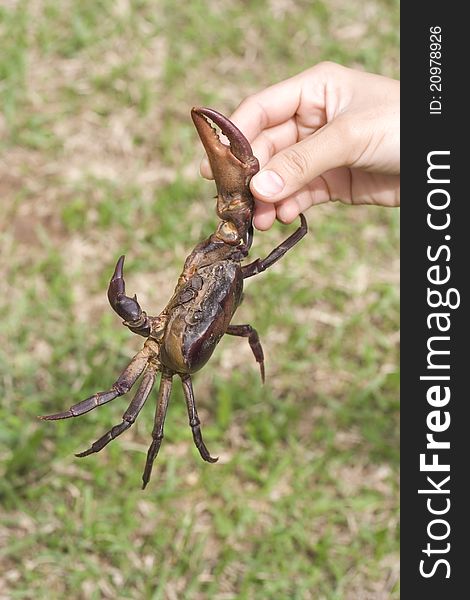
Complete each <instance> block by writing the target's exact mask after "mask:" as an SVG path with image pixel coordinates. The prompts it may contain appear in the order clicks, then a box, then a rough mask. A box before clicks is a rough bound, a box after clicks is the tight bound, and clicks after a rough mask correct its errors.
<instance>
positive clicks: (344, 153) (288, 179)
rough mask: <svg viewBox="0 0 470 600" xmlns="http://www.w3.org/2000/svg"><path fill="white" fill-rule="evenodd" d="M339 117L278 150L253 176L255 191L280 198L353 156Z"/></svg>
mask: <svg viewBox="0 0 470 600" xmlns="http://www.w3.org/2000/svg"><path fill="white" fill-rule="evenodd" d="M339 121H340V119H337V120H335V121H332V122H331V123H328V124H327V125H325V126H323V127H322V128H321V129H319V130H317V131H316V132H315V133H313V134H312V135H310V136H309V137H307V138H305V139H303V140H302V141H300V142H298V143H297V144H294V145H293V146H290V147H288V148H285V149H283V150H281V151H280V152H278V153H277V154H275V155H274V156H273V157H272V158H271V159H270V160H269V161H268V162H267V163H266V165H265V166H264V167H263V169H262V170H261V171H259V172H258V173H257V174H256V175H254V177H253V178H252V180H251V184H250V186H251V191H252V193H253V195H254V196H255V197H256V198H257V199H259V200H262V201H264V202H278V201H279V200H283V199H284V198H288V197H289V196H291V195H292V194H294V193H295V192H297V191H299V190H300V189H302V188H303V187H305V186H306V185H307V184H308V183H310V182H311V181H313V179H315V177H318V176H319V175H321V174H322V173H324V172H325V171H329V170H330V169H335V168H336V167H341V166H345V165H346V163H347V160H348V157H349V156H350V154H351V152H350V150H349V149H350V148H351V144H349V145H348V142H347V139H350V137H348V135H347V134H348V133H349V132H346V131H345V129H346V128H345V127H344V126H343V124H341V123H339Z"/></svg>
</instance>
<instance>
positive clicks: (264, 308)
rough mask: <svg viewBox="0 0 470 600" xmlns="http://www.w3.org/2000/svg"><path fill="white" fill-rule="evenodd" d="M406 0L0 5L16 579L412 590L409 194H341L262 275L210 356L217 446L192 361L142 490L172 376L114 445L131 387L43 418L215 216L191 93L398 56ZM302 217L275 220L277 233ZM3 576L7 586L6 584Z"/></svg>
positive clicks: (106, 375) (105, 0)
mask: <svg viewBox="0 0 470 600" xmlns="http://www.w3.org/2000/svg"><path fill="white" fill-rule="evenodd" d="M397 27H398V4H397V2H396V1H395V0H393V1H392V2H388V1H385V0H373V1H371V2H367V3H364V2H359V1H356V0H354V1H353V2H344V1H342V0H340V1H339V3H338V2H334V3H331V4H329V3H326V2H315V3H312V2H307V1H305V2H304V1H298V2H292V3H284V2H277V1H274V2H269V3H268V2H265V1H261V0H260V1H257V2H252V3H243V2H225V1H223V2H220V3H208V2H203V1H202V0H201V1H197V2H191V3H186V4H181V5H177V4H175V3H170V2H167V1H165V0H160V1H156V2H150V1H146V0H139V1H130V2H115V1H111V0H102V1H99V2H97V1H96V0H87V1H83V2H79V3H76V2H72V1H70V2H63V3H61V4H60V8H58V4H57V3H56V2H51V1H48V0H44V1H42V2H28V1H27V0H24V1H22V2H16V3H15V2H8V3H5V4H4V5H3V6H2V7H1V8H0V47H1V48H2V52H1V53H0V103H1V106H2V111H0V112H1V116H0V131H1V132H2V136H1V138H2V142H1V146H0V150H1V152H2V158H1V160H0V195H1V198H2V211H1V214H0V229H1V239H0V243H1V247H0V256H1V259H0V277H1V281H2V293H1V295H0V311H1V314H2V319H1V321H0V340H1V343H0V398H1V400H0V504H1V506H0V540H1V544H0V589H1V590H2V592H0V597H2V598H3V597H6V598H12V599H26V598H28V599H29V598H34V599H42V598H48V599H50V598H52V599H61V598H64V597H72V598H87V599H90V598H91V599H94V598H132V599H134V598H136V599H137V598H138V599H142V598H149V599H152V600H154V599H155V600H156V599H162V600H166V599H168V600H172V599H174V598H190V599H195V600H199V599H205V598H211V599H212V598H214V599H218V600H227V599H232V598H237V599H238V598H240V599H252V598H253V599H258V598H260V599H261V598H262V599H263V600H264V599H271V598H272V599H276V600H277V599H279V598H294V599H302V600H303V599H309V598H312V599H314V600H322V599H327V600H343V599H346V600H359V599H363V598H364V599H374V598H377V599H379V598H384V597H386V598H391V599H397V598H398V597H399V589H398V582H397V574H398V535H399V534H398V445H399V438H398V390H399V387H398V379H399V373H398V211H393V210H386V209H377V208H366V207H354V208H348V207H344V206H338V205H331V206H322V207H318V208H315V209H312V210H311V211H309V213H308V217H309V221H310V234H309V235H308V236H307V238H305V239H304V240H303V241H302V242H301V244H300V245H299V246H298V247H297V248H296V249H295V250H293V251H292V253H291V254H288V255H287V256H286V257H285V258H284V259H283V261H281V262H280V263H279V264H278V265H277V266H276V267H275V268H273V269H272V270H270V271H269V272H266V273H265V274H263V275H261V276H259V277H257V278H253V280H249V281H248V282H247V285H246V290H245V300H244V302H243V305H242V306H241V307H240V309H239V311H238V313H237V315H236V317H235V319H234V322H236V323H251V324H252V325H253V326H255V327H256V328H257V329H258V331H259V334H260V337H261V340H262V342H263V346H264V350H265V354H266V368H267V381H266V384H265V385H264V386H262V385H261V383H260V380H259V372H258V368H257V365H256V363H255V361H254V360H253V357H252V355H251V352H250V349H249V347H248V344H247V343H246V340H241V339H235V338H231V337H229V336H227V338H224V339H223V340H222V342H221V343H220V345H219V347H218V349H217V351H216V353H215V354H214V356H213V358H212V359H211V361H210V363H209V364H208V365H207V366H206V368H205V369H204V370H203V371H202V372H200V373H198V374H197V375H196V376H195V377H194V388H195V393H196V399H197V402H198V408H199V413H200V416H201V419H202V421H203V431H204V436H205V439H206V441H207V445H208V446H209V448H210V450H211V452H212V453H213V454H214V455H219V456H220V457H221V458H220V461H219V463H218V464H216V465H208V464H205V463H203V462H202V461H201V460H200V458H199V456H198V454H197V451H196V449H195V448H194V447H193V444H192V439H191V432H190V430H189V428H188V426H187V416H186V410H185V406H184V400H183V395H182V391H181V387H180V385H179V382H178V381H176V379H175V385H174V389H173V395H172V398H171V402H170V408H169V412H168V417H167V423H166V429H165V434H166V437H165V440H164V443H163V446H162V449H161V452H160V455H159V457H158V460H157V462H156V464H155V468H154V473H153V478H152V480H151V482H150V484H149V486H148V488H147V490H146V491H145V492H142V490H141V489H140V484H141V473H142V469H143V465H144V462H145V454H146V451H147V448H148V445H149V443H150V439H151V429H152V424H153V412H154V398H155V394H153V396H152V399H150V400H149V402H148V405H147V406H146V407H145V408H144V409H143V411H142V413H141V415H140V417H139V419H138V421H137V422H136V424H135V425H134V426H133V427H132V429H131V430H130V431H128V432H126V433H125V434H124V435H123V436H121V437H120V438H119V439H118V440H116V441H115V442H113V443H112V444H110V445H109V446H108V447H107V448H106V449H105V450H104V451H103V452H101V453H100V454H98V455H95V456H92V457H89V458H87V459H83V460H79V459H77V458H75V457H74V456H73V454H74V453H75V452H78V451H80V450H83V449H85V448H86V447H88V445H89V443H90V442H92V441H94V440H95V439H97V438H98V437H99V436H100V435H101V434H102V433H104V432H105V431H106V430H107V429H109V428H110V427H111V426H112V425H113V424H116V423H118V422H120V419H121V415H122V413H123V411H124V410H125V407H126V406H127V404H126V403H127V402H128V400H126V398H123V399H118V400H115V401H114V402H113V403H111V404H109V405H107V406H105V407H102V408H101V409H99V410H96V411H93V412H91V413H89V414H87V415H86V416H83V417H82V418H80V419H75V420H72V421H64V422H60V423H44V422H39V421H38V420H37V419H36V415H39V414H46V413H49V412H54V411H57V410H61V409H64V408H66V407H68V406H70V405H71V404H73V403H75V402H77V401H79V400H80V399H82V398H85V397H87V396H88V395H91V394H93V393H94V392H95V391H97V390H102V389H106V388H107V387H108V386H109V385H110V384H111V383H112V382H113V381H114V380H115V378H116V376H117V375H118V373H119V372H120V370H121V369H122V368H123V367H124V365H125V364H126V361H128V360H129V358H130V357H131V356H132V355H133V354H134V353H135V352H136V351H137V350H138V349H139V347H140V345H141V342H142V340H141V338H137V337H136V336H132V335H130V334H129V332H128V331H127V330H125V329H124V328H123V327H121V325H120V321H119V318H118V317H117V316H116V315H115V314H114V313H112V311H111V309H110V308H109V307H108V306H107V301H106V286H107V282H108V280H109V276H110V273H111V272H112V269H113V266H114V263H115V260H116V258H117V257H118V256H119V255H120V254H121V253H125V254H126V256H127V260H126V272H127V282H128V289H129V291H131V292H132V293H134V292H136V293H137V294H138V296H139V300H140V301H141V303H142V305H143V306H144V307H145V308H146V309H147V310H148V311H149V312H150V313H151V314H156V313H158V311H159V310H161V308H163V306H164V305H165V303H166V301H167V299H168V297H169V296H170V294H171V292H172V290H173V288H174V285H175V283H176V280H177V277H178V275H179V272H180V270H181V267H182V264H183V261H184V259H185V257H186V255H187V254H188V253H189V251H190V250H191V248H192V247H193V246H194V245H195V244H196V243H197V242H198V241H200V240H201V239H203V238H204V237H205V236H207V235H208V234H209V233H210V232H211V231H212V230H213V228H214V225H215V223H216V216H215V211H214V201H213V199H212V198H213V196H214V186H213V184H211V183H209V182H203V181H202V180H200V179H199V177H198V163H199V159H200V157H201V155H202V146H201V145H200V142H199V141H198V139H197V135H196V133H195V131H194V128H193V125H192V123H191V119H190V117H189V111H190V108H191V106H192V105H197V104H206V105H211V106H214V107H216V108H218V109H219V110H221V111H222V112H224V113H226V114H227V113H228V114H229V113H230V111H231V110H233V108H234V107H235V106H236V105H237V104H238V102H240V101H241V100H242V99H243V98H244V97H245V96H246V95H247V94H249V93H252V92H254V91H256V90H258V89H260V88H262V87H264V86H266V85H268V84H269V83H272V82H274V81H277V80H280V79H282V78H285V77H287V76H290V75H292V74H294V73H296V72H298V71H300V70H301V69H303V68H306V67H308V66H311V65H312V64H314V63H315V62H318V61H320V60H325V59H328V60H335V61H338V62H341V63H343V64H346V65H350V66H355V67H361V68H365V69H368V70H371V71H376V72H381V73H383V74H386V75H389V76H395V77H396V76H397V75H398V63H397V61H398V58H397V55H398V52H397V47H398V37H397ZM292 229H293V226H292V227H289V228H286V227H283V226H281V225H276V226H275V227H274V228H273V229H272V230H270V231H269V232H267V233H263V234H261V233H258V234H257V235H256V237H255V244H254V247H253V250H252V257H256V256H264V255H266V254H267V253H268V252H269V251H270V250H271V249H272V248H273V247H274V246H275V245H276V244H277V243H278V242H279V241H280V240H282V239H284V238H285V237H287V235H288V233H289V232H291V231H292ZM2 594H3V595H2Z"/></svg>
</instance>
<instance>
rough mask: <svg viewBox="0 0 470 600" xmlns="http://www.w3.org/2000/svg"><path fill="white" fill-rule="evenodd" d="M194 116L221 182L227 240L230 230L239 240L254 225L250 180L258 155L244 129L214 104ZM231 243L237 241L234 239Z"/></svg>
mask: <svg viewBox="0 0 470 600" xmlns="http://www.w3.org/2000/svg"><path fill="white" fill-rule="evenodd" d="M191 117H192V119H193V121H194V125H195V127H196V129H197V132H198V134H199V137H200V138H201V141H202V143H203V145H204V148H205V150H206V153H207V157H208V159H209V162H210V165H211V168H212V173H213V175H214V179H215V183H216V186H217V193H218V200H217V214H218V215H219V217H220V218H221V219H222V220H223V221H224V222H225V223H224V225H225V235H226V237H227V239H226V240H224V241H227V242H229V239H228V238H229V237H230V235H229V234H230V233H232V234H233V235H235V237H236V240H235V243H238V242H239V240H240V238H245V236H246V233H247V231H248V229H249V227H250V226H251V219H252V217H253V208H254V201H253V196H252V195H251V192H250V188H249V184H250V179H251V178H252V177H253V175H254V174H255V173H257V172H258V171H259V163H258V159H257V158H256V157H255V156H253V152H252V149H251V146H250V143H249V141H248V140H247V139H246V137H245V136H244V135H243V133H242V132H241V131H240V130H239V129H238V128H237V127H236V126H235V125H234V124H233V123H232V122H231V121H230V120H229V119H227V117H224V115H222V114H221V113H219V112H217V111H216V110H214V109H212V108H193V109H192V111H191ZM209 120H210V121H212V122H213V123H214V124H215V125H217V127H219V128H220V130H221V131H222V133H223V134H224V135H225V136H226V137H227V139H228V141H229V142H230V146H227V145H226V144H224V143H222V142H221V140H220V138H219V136H218V134H217V132H216V130H215V129H214V128H213V127H212V126H211V124H210V123H209ZM227 222H228V226H227ZM230 225H232V231H230ZM234 228H235V229H234ZM223 233H224V232H223V231H222V234H223ZM220 237H223V235H221V236H220ZM229 243H234V242H233V240H232V242H229Z"/></svg>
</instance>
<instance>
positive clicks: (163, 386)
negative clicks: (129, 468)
mask: <svg viewBox="0 0 470 600" xmlns="http://www.w3.org/2000/svg"><path fill="white" fill-rule="evenodd" d="M172 380H173V375H172V373H171V372H170V371H167V370H166V369H164V370H163V371H162V378H161V380H160V388H159V390H158V399H157V409H156V411H155V424H154V426H153V431H152V438H153V441H152V443H151V444H150V448H149V449H148V452H147V461H146V463H145V469H144V474H143V475H142V481H143V482H144V483H143V485H142V489H145V487H146V485H147V483H148V482H149V480H150V475H151V474H152V466H153V461H154V460H155V459H156V457H157V454H158V451H159V450H160V446H161V444H162V440H163V426H164V424H165V417H166V411H167V408H168V401H169V399H170V394H171V384H172Z"/></svg>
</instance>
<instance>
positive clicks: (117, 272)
mask: <svg viewBox="0 0 470 600" xmlns="http://www.w3.org/2000/svg"><path fill="white" fill-rule="evenodd" d="M125 258H126V257H125V255H124V254H123V255H122V256H120V257H119V258H118V261H117V263H116V266H115V268H114V273H113V276H112V277H111V281H113V280H114V279H122V275H123V271H124V260H125Z"/></svg>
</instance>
